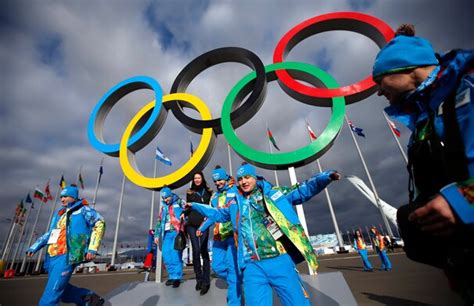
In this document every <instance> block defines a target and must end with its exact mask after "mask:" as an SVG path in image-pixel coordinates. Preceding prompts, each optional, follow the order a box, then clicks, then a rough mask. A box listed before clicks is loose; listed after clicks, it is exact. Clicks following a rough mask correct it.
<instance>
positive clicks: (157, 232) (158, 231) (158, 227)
mask: <svg viewBox="0 0 474 306" xmlns="http://www.w3.org/2000/svg"><path fill="white" fill-rule="evenodd" d="M162 219H163V205H162V206H161V208H160V213H159V214H158V221H157V222H156V225H155V238H160V236H161V220H162Z"/></svg>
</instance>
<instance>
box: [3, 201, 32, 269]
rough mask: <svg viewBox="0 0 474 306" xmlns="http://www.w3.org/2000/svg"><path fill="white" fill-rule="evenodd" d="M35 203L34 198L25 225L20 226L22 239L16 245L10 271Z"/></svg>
mask: <svg viewBox="0 0 474 306" xmlns="http://www.w3.org/2000/svg"><path fill="white" fill-rule="evenodd" d="M34 203H35V198H33V199H32V200H31V206H30V209H29V210H28V211H27V212H26V217H25V223H23V225H22V226H20V238H19V239H18V243H17V245H16V248H15V252H14V253H13V260H12V262H10V266H9V269H11V268H12V267H13V264H14V262H15V258H16V254H17V253H18V249H19V247H20V242H21V239H22V238H23V233H24V232H25V228H26V224H27V223H28V219H29V218H30V212H31V210H32V209H33V207H34ZM12 246H13V244H12Z"/></svg>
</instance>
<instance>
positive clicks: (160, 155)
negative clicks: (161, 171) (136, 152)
mask: <svg viewBox="0 0 474 306" xmlns="http://www.w3.org/2000/svg"><path fill="white" fill-rule="evenodd" d="M155 158H156V159H157V160H159V161H160V162H162V163H163V164H165V165H168V166H171V165H172V164H173V163H172V162H171V160H170V159H169V158H168V157H166V156H165V154H163V152H161V150H160V148H158V147H156V156H155Z"/></svg>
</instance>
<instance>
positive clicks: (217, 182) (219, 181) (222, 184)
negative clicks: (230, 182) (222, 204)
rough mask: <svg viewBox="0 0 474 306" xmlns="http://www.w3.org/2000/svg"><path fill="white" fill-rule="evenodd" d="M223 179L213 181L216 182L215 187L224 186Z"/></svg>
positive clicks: (220, 187)
mask: <svg viewBox="0 0 474 306" xmlns="http://www.w3.org/2000/svg"><path fill="white" fill-rule="evenodd" d="M225 182H226V181H225V180H218V181H214V184H216V188H217V189H222V188H223V187H224V186H225Z"/></svg>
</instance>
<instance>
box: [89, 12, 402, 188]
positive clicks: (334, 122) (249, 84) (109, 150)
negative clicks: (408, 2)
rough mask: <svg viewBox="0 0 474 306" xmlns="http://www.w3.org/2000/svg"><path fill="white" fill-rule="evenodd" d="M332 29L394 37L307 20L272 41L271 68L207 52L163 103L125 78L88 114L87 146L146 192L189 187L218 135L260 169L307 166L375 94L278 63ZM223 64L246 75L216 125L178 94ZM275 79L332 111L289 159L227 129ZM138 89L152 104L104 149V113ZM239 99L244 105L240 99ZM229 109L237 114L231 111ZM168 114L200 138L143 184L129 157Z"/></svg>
mask: <svg viewBox="0 0 474 306" xmlns="http://www.w3.org/2000/svg"><path fill="white" fill-rule="evenodd" d="M331 30H348V31H353V32H357V33H360V34H363V35H365V36H367V37H368V38H370V39H371V40H373V41H374V42H375V43H376V44H377V45H378V46H379V47H383V46H384V45H385V44H386V43H387V42H388V41H390V40H391V39H392V38H393V36H394V32H393V30H392V29H391V28H390V26H388V25H387V24H386V23H384V22H383V21H381V20H379V19H377V18H375V17H372V16H370V15H366V14H362V13H355V12H340V13H330V14H325V15H321V16H316V17H313V18H311V19H308V20H306V21H304V22H302V23H300V24H298V25H297V26H295V27H294V28H292V29H291V30H290V31H288V32H287V33H286V34H285V35H284V36H283V37H282V39H281V40H280V41H279V42H278V44H277V46H276V48H275V51H274V55H273V64H270V65H266V66H264V64H263V63H262V61H261V60H260V59H259V58H258V56H257V55H256V54H254V53H253V52H251V51H249V50H246V49H243V48H238V47H226V48H219V49H214V50H211V51H209V52H206V53H204V54H202V55H200V56H199V57H197V58H195V59H194V60H193V61H191V62H190V63H189V64H188V65H186V66H185V67H184V68H183V70H182V71H181V72H180V73H179V74H178V76H177V77H176V79H175V81H174V82H173V85H172V87H171V90H170V94H168V95H164V96H163V91H162V89H161V86H160V85H159V84H158V82H157V81H156V80H154V79H153V78H151V77H147V76H136V77H132V78H129V79H127V80H124V81H122V82H120V83H119V84H117V85H115V86H114V87H112V88H111V89H110V90H109V91H107V93H106V94H105V95H104V96H103V97H102V98H101V99H100V100H99V102H98V103H97V105H96V106H95V107H94V109H93V111H92V114H91V116H90V118H89V123H88V137H89V141H90V143H91V145H92V146H93V147H94V148H95V149H97V150H98V151H100V152H103V153H105V154H107V155H110V156H113V157H119V160H120V165H121V167H122V170H123V172H124V174H125V175H126V176H127V178H128V179H129V180H130V181H132V182H133V183H135V184H136V185H138V186H141V187H144V188H147V189H152V190H160V189H161V188H162V187H163V186H165V185H168V186H170V187H171V188H177V187H181V186H183V185H184V184H186V183H187V182H189V181H190V180H191V179H192V175H193V173H195V172H196V171H201V170H202V169H204V167H205V166H206V165H207V163H208V162H209V159H210V157H211V156H212V153H213V151H214V146H215V141H216V139H217V135H219V134H224V137H225V138H226V140H227V141H228V142H229V144H230V146H231V147H232V148H233V150H234V151H235V152H236V153H237V154H238V155H239V156H241V157H242V158H243V159H245V160H247V161H248V162H250V163H252V164H255V165H257V166H259V167H262V168H266V169H275V170H276V169H286V168H288V167H290V166H294V167H298V166H302V165H305V164H307V163H310V162H312V161H314V160H315V159H317V158H319V157H320V156H322V155H323V154H324V153H325V152H327V150H329V149H330V148H331V146H332V144H333V143H334V141H335V139H336V137H337V135H338V134H339V132H340V131H341V128H342V126H343V121H344V113H345V105H346V103H348V104H350V103H355V102H358V101H361V100H363V99H365V98H366V97H368V96H370V95H371V94H372V93H374V92H375V90H376V88H375V83H374V82H373V80H372V78H371V77H370V76H369V77H366V78H365V79H364V80H362V81H360V82H357V83H355V84H352V85H349V86H344V87H340V86H339V85H338V83H337V82H336V80H334V79H333V78H332V77H331V76H330V75H329V74H328V73H326V72H324V71H323V70H321V69H318V68H316V67H314V66H312V65H310V64H305V63H297V62H285V61H284V58H285V57H286V55H288V53H289V52H290V51H291V49H292V48H293V47H294V46H295V45H296V44H298V43H299V42H301V41H302V40H304V39H306V38H308V37H310V36H312V35H315V34H317V33H321V32H324V31H331ZM225 62H237V63H241V64H244V65H246V66H248V67H250V68H251V69H252V70H253V72H251V73H249V74H248V75H246V76H244V77H243V78H242V79H241V80H240V81H239V82H238V83H237V84H236V85H235V86H234V87H233V88H232V89H231V91H230V92H229V94H228V95H227V97H226V98H225V100H224V104H223V107H222V111H221V118H214V119H213V118H212V116H211V113H210V111H209V109H208V107H207V106H206V104H205V103H204V102H202V101H201V100H200V99H199V98H198V97H196V96H193V95H191V94H187V93H185V90H186V89H187V87H188V85H189V84H190V83H191V81H192V80H193V79H194V78H195V77H197V76H198V75H199V74H200V73H201V72H202V71H204V70H206V69H207V68H209V67H212V66H214V65H217V64H220V63H225ZM275 80H277V81H278V83H279V85H280V87H281V88H282V89H283V90H284V91H285V92H286V93H287V94H288V95H289V96H291V97H292V98H294V99H296V100H297V101H300V102H303V103H306V104H309V105H313V106H323V107H331V108H332V114H331V118H330V120H329V123H328V125H327V127H326V128H325V129H324V131H323V132H322V134H321V135H320V136H319V137H318V139H317V140H315V141H313V142H312V143H311V144H309V145H307V146H305V147H303V148H300V149H297V150H295V151H293V152H284V153H273V154H269V153H266V152H261V151H257V150H255V149H253V148H251V147H250V146H248V145H246V144H245V143H244V142H242V141H241V140H240V139H239V138H238V137H237V135H236V133H235V131H234V129H235V128H237V127H239V126H241V125H243V124H245V123H246V122H247V121H248V120H250V119H251V118H252V117H253V116H254V115H255V114H256V113H257V111H258V110H259V109H260V107H261V106H262V104H263V101H264V99H265V94H266V88H267V87H266V86H267V83H268V82H271V81H275ZM298 80H299V81H304V82H306V83H309V84H311V85H312V86H308V85H305V84H303V83H300V82H298ZM139 89H150V90H153V91H154V94H155V100H153V101H151V102H149V103H148V104H147V105H145V106H144V107H143V108H142V109H141V110H140V111H139V112H138V113H137V114H136V115H135V116H134V117H133V119H132V120H131V121H130V123H129V124H128V126H127V128H126V129H125V132H124V134H123V136H122V138H121V140H120V143H115V144H107V143H106V142H105V140H104V137H103V125H104V122H105V119H106V117H107V115H108V113H109V112H110V110H111V109H112V107H113V106H114V105H115V104H116V103H117V102H118V101H119V100H120V99H121V98H123V97H124V96H126V95H127V94H129V93H131V92H133V91H136V90H139ZM245 97H247V98H246V99H245V100H244V98H245ZM236 105H238V107H234V106H236ZM183 108H192V109H194V110H197V111H198V112H199V114H200V117H201V119H194V118H191V117H188V116H187V115H186V114H184V112H183V110H182V109H183ZM169 110H171V111H172V113H173V115H174V116H175V117H176V119H178V120H179V121H180V122H181V123H182V124H183V125H184V126H185V127H186V128H187V129H188V130H190V131H192V132H194V133H198V134H201V135H202V136H201V140H200V142H199V145H198V147H197V149H196V151H195V152H194V154H193V156H192V157H191V158H190V159H189V160H188V161H187V162H186V163H185V164H184V165H183V166H181V167H180V168H179V169H178V170H176V171H175V172H173V173H171V174H169V175H166V176H163V177H159V178H149V177H145V176H143V174H142V173H141V172H140V170H138V168H137V166H136V162H135V153H136V152H137V151H139V150H141V149H142V148H143V147H145V146H146V145H147V144H149V143H150V142H151V141H152V140H153V138H154V137H155V136H156V135H157V134H158V133H159V131H160V129H161V127H162V126H163V124H164V122H165V120H166V117H167V114H168V111H169Z"/></svg>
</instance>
